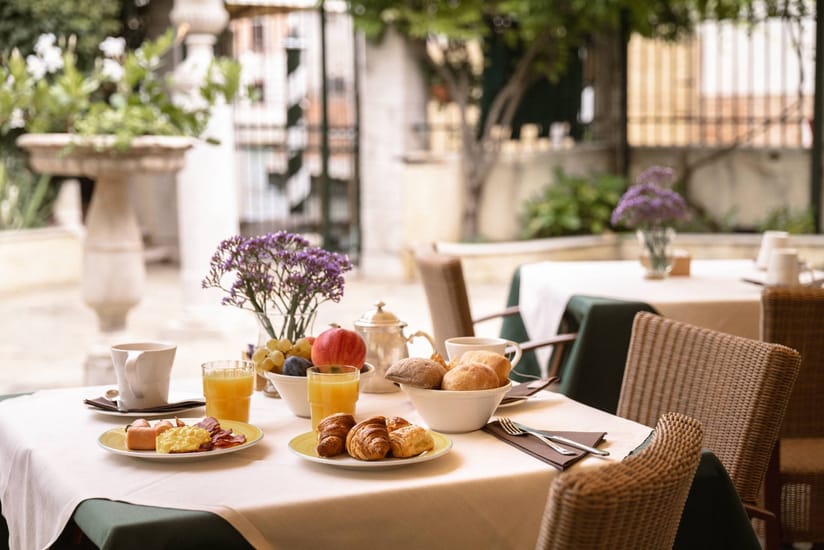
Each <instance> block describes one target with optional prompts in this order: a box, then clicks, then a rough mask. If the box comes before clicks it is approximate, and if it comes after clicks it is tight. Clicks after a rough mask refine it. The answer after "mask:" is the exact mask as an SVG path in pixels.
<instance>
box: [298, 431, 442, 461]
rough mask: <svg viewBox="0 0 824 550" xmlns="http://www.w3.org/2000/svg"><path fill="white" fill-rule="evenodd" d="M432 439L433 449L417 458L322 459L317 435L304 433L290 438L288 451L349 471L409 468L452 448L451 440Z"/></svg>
mask: <svg viewBox="0 0 824 550" xmlns="http://www.w3.org/2000/svg"><path fill="white" fill-rule="evenodd" d="M430 433H431V434H432V438H433V439H434V440H435V448H434V449H432V450H431V451H426V452H425V453H423V454H419V455H418V456H413V457H411V458H384V459H382V460H358V459H356V458H352V457H351V456H349V455H347V454H346V453H344V454H341V455H338V456H333V457H324V456H319V455H318V453H317V450H316V448H317V446H318V434H317V433H316V432H306V433H302V434H300V435H298V436H295V437H293V438H292V440H291V441H290V442H289V450H291V451H292V452H293V453H295V454H296V455H298V456H299V457H301V458H303V459H305V460H309V461H311V462H318V463H320V464H328V465H330V466H337V467H338V468H348V469H351V470H362V469H370V468H396V467H399V466H410V465H412V464H420V463H421V462H428V461H430V460H435V459H436V458H440V457H442V456H443V455H445V454H446V453H448V452H449V450H450V449H451V448H452V440H451V439H449V438H448V437H446V436H445V435H443V434H442V433H438V432H435V431H431V430H430Z"/></svg>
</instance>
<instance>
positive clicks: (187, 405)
mask: <svg viewBox="0 0 824 550" xmlns="http://www.w3.org/2000/svg"><path fill="white" fill-rule="evenodd" d="M83 403H85V404H86V405H89V406H90V407H94V408H96V409H100V410H104V411H114V412H128V413H162V412H175V411H180V410H183V409H191V408H194V407H202V406H203V405H205V404H206V402H205V401H204V400H202V399H188V400H186V401H178V402H176V403H167V404H165V405H158V406H157V407H147V408H145V409H129V410H127V411H121V410H119V409H118V408H117V402H115V401H112V400H111V399H108V398H106V397H97V398H95V399H84V400H83Z"/></svg>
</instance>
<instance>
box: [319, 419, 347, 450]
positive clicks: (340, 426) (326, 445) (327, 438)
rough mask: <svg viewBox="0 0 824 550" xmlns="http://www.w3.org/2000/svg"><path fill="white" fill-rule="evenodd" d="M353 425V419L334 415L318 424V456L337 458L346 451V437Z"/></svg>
mask: <svg viewBox="0 0 824 550" xmlns="http://www.w3.org/2000/svg"><path fill="white" fill-rule="evenodd" d="M354 425H355V417H354V416H352V415H351V414H347V413H335V414H332V415H329V416H327V417H326V418H324V419H323V420H321V421H320V422H318V446H317V452H318V456H325V457H331V456H337V455H339V454H343V453H344V452H345V451H346V436H347V435H348V434H349V430H351V429H352V426H354Z"/></svg>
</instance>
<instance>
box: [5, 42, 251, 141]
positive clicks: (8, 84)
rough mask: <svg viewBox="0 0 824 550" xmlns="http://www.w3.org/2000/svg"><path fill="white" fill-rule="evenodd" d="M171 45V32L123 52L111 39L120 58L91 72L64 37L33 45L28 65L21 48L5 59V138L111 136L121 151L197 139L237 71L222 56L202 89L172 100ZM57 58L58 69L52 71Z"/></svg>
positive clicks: (234, 85) (229, 95)
mask: <svg viewBox="0 0 824 550" xmlns="http://www.w3.org/2000/svg"><path fill="white" fill-rule="evenodd" d="M174 39H175V35H174V32H173V30H172V29H169V30H168V31H167V32H166V33H165V34H163V35H162V36H161V37H159V38H158V39H157V40H154V41H148V42H144V43H143V45H142V46H141V47H139V48H138V49H136V50H133V51H125V50H123V42H122V41H120V42H118V40H116V39H108V38H107V39H106V40H107V41H111V43H112V44H110V45H112V46H114V45H116V46H117V47H116V48H114V50H115V53H112V52H111V51H107V52H104V53H105V57H103V58H98V59H96V60H95V64H94V68H93V69H92V70H90V71H82V70H81V69H80V68H79V66H78V65H77V56H76V54H75V44H74V41H73V40H72V39H60V40H58V41H57V45H54V44H53V43H52V42H53V40H52V41H49V40H46V41H45V42H44V43H43V44H41V45H40V46H37V47H36V49H37V48H40V50H41V51H38V52H37V56H31V57H30V58H27V59H24V58H23V56H22V54H21V53H20V52H19V51H18V50H13V51H12V52H10V53H7V54H6V55H5V56H4V59H7V62H5V63H3V64H2V65H0V135H6V134H9V133H19V132H20V131H28V132H39V133H49V132H68V133H77V134H81V135H95V134H111V135H114V136H116V140H115V144H116V146H117V147H119V148H121V149H123V148H126V147H128V145H129V143H130V142H131V140H132V138H134V137H136V136H140V135H148V134H153V135H188V136H200V134H201V133H202V132H203V130H204V129H205V128H206V125H207V123H208V121H209V116H210V113H211V108H212V106H213V105H214V104H215V103H216V102H218V101H221V100H226V101H231V100H232V99H233V98H234V96H235V95H236V94H237V92H238V89H239V83H240V66H239V64H237V63H236V62H234V61H231V60H228V59H224V58H218V59H216V60H215V61H214V62H213V63H212V65H211V66H210V67H209V68H208V70H207V74H206V78H205V79H204V82H203V84H202V85H201V86H200V88H199V89H198V90H195V91H194V93H192V94H190V95H189V96H183V97H181V96H177V97H173V96H172V94H171V93H170V92H169V89H170V86H169V82H167V79H166V77H164V76H162V75H161V74H160V69H161V68H162V59H163V56H164V55H165V54H166V53H167V52H168V51H169V50H170V49H171V47H172V46H173V44H174ZM115 43H117V44H115ZM101 46H102V44H101ZM101 49H103V48H102V47H101ZM55 58H56V59H58V60H62V63H61V64H60V65H61V66H59V67H58V66H55V65H56V63H55ZM38 59H39V64H40V65H42V67H44V68H43V69H42V70H41V71H40V72H38V71H37V70H33V69H32V66H31V61H32V60H34V61H38Z"/></svg>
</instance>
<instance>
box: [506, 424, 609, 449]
mask: <svg viewBox="0 0 824 550" xmlns="http://www.w3.org/2000/svg"><path fill="white" fill-rule="evenodd" d="M498 423H499V424H500V426H501V428H502V429H503V430H504V431H505V432H506V433H508V434H509V435H513V436H518V435H531V436H534V437H535V438H537V439H538V440H540V441H542V442H543V443H545V444H546V445H547V446H549V447H550V448H552V450H554V451H555V452H557V453H560V454H562V455H572V454H575V451H570V450H569V449H567V448H564V447H561V446H560V445H558V443H560V444H562V445H565V446H567V447H573V448H576V449H580V450H582V451H587V452H589V453H592V454H594V455H598V456H609V451H604V450H602V449H597V448H595V447H591V446H589V445H584V444H583V443H579V442H578V441H574V440H572V439H568V438H566V437H563V436H560V435H555V434H553V433H551V432H548V431H546V430H536V429H534V428H530V427H529V426H525V425H524V424H520V423H518V422H515V421H514V420H512V419H511V418H508V417H506V416H499V417H498Z"/></svg>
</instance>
